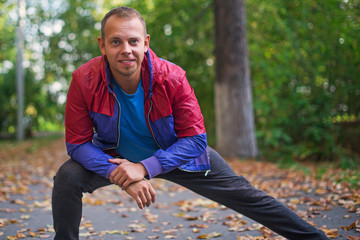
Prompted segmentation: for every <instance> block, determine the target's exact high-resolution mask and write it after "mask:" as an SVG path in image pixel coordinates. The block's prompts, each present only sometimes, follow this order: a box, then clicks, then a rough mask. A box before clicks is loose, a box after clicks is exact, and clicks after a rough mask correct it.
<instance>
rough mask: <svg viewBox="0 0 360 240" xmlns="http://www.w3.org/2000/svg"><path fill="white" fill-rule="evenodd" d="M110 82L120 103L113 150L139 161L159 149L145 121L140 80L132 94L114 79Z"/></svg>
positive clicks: (133, 160) (142, 90)
mask: <svg viewBox="0 0 360 240" xmlns="http://www.w3.org/2000/svg"><path fill="white" fill-rule="evenodd" d="M112 82H113V86H114V92H115V95H116V98H117V99H118V101H119V103H120V123H119V125H120V141H119V146H118V147H117V148H115V150H116V151H117V152H118V153H119V154H120V155H121V156H122V157H123V158H125V159H127V160H129V161H131V162H140V161H141V160H144V159H146V158H148V157H151V156H152V155H153V154H154V152H156V151H157V150H158V149H159V147H158V146H157V144H156V142H155V140H154V138H153V137H152V135H151V133H150V131H149V128H148V127H147V124H146V121H145V114H144V89H143V87H142V80H140V83H139V86H138V89H137V91H136V93H134V94H127V93H125V92H124V91H123V90H122V89H121V88H120V86H119V85H118V84H117V83H116V82H115V81H114V80H112Z"/></svg>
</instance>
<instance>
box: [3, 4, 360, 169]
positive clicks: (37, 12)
mask: <svg viewBox="0 0 360 240" xmlns="http://www.w3.org/2000/svg"><path fill="white" fill-rule="evenodd" d="M120 5H127V6H130V7H133V8H135V9H137V10H138V11H139V12H140V13H142V15H143V17H144V18H145V20H146V22H147V30H148V33H149V34H150V36H151V42H150V46H151V48H152V49H153V50H154V51H155V52H156V53H157V55H158V56H160V57H162V58H165V59H167V60H169V61H171V62H174V63H176V64H178V65H180V66H181V67H182V68H183V69H184V70H186V71H187V78H188V80H189V82H190V84H191V85H192V87H193V88H194V89H195V92H196V96H197V98H198V100H199V102H200V106H201V109H202V112H203V115H204V118H205V124H206V127H207V133H208V141H209V145H211V146H213V145H214V144H215V142H216V134H215V132H216V131H215V129H216V124H215V107H214V88H215V84H214V83H215V81H216V73H215V72H216V71H215V64H216V58H215V15H214V2H213V0H171V1H169V0H148V1H135V0H134V1H130V0H128V1H119V0H103V1H100V0H57V1H51V0H41V1H40V0H7V1H6V0H5V1H4V0H1V1H0V30H1V34H0V144H1V142H4V141H12V139H16V138H17V132H18V125H17V119H18V118H19V113H17V110H18V109H19V98H20V99H21V98H23V107H22V108H23V120H22V123H23V126H24V137H25V138H26V139H29V138H34V137H37V136H39V135H44V133H46V134H48V133H58V132H63V130H64V126H63V124H64V109H65V107H64V106H65V102H66V93H67V89H68V87H69V83H70V81H71V75H72V72H73V71H74V70H75V69H77V68H78V67H79V66H80V65H82V64H84V63H85V62H87V61H88V60H90V59H91V58H93V57H95V56H98V55H100V51H99V49H98V43H97V37H98V36H99V35H100V27H101V24H100V22H101V19H102V18H103V16H104V14H105V13H106V12H107V11H109V10H110V9H111V8H114V7H117V6H120ZM245 6H246V12H247V16H246V29H247V38H248V51H249V55H248V57H249V63H250V72H251V76H250V79H251V84H252V91H253V100H252V101H253V107H254V116H255V128H256V132H255V134H256V140H257V144H258V147H259V149H260V155H261V156H262V158H265V159H267V160H272V161H277V162H279V163H281V164H285V165H286V164H288V163H292V162H294V161H313V162H318V161H332V162H336V163H337V164H338V166H340V167H342V168H354V167H357V166H358V164H359V161H360V160H359V153H360V0H327V1H314V0H292V1H288V0H273V1H260V0H251V1H246V2H245ZM22 28H23V31H22V34H21V32H17V29H22ZM19 36H20V37H21V36H23V42H24V43H23V49H22V51H23V53H22V57H23V58H22V60H21V61H22V62H23V64H22V66H23V69H22V71H23V76H24V85H23V89H24V92H23V93H21V91H20V95H21V96H19V89H18V90H17V88H19V86H17V81H16V79H17V78H18V77H19V73H17V67H18V65H19V64H17V61H19V58H18V57H19V55H18V53H19V50H21V48H22V47H21V46H22V45H21V43H22V41H21V38H20V40H19ZM20 72H21V71H20ZM20 75H21V74H20ZM20 88H21V87H20ZM64 151H65V149H64Z"/></svg>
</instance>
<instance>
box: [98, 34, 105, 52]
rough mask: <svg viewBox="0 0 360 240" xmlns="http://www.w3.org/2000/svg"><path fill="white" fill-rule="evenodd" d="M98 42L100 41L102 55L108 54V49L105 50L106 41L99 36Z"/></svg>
mask: <svg viewBox="0 0 360 240" xmlns="http://www.w3.org/2000/svg"><path fill="white" fill-rule="evenodd" d="M97 40H98V43H99V49H100V51H101V54H102V55H106V51H105V42H104V40H103V39H102V38H101V37H98V39H97Z"/></svg>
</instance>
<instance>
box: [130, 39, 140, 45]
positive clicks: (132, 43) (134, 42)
mask: <svg viewBox="0 0 360 240" xmlns="http://www.w3.org/2000/svg"><path fill="white" fill-rule="evenodd" d="M129 42H130V44H131V45H135V44H137V43H138V42H139V41H138V40H137V39H133V40H130V41H129Z"/></svg>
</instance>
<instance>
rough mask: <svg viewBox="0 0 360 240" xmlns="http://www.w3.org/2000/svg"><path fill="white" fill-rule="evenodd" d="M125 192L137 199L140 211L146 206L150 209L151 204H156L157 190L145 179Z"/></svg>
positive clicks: (133, 184)
mask: <svg viewBox="0 0 360 240" xmlns="http://www.w3.org/2000/svg"><path fill="white" fill-rule="evenodd" d="M125 191H126V192H127V193H128V194H129V195H130V196H131V197H132V198H133V199H135V201H136V203H137V204H138V206H139V208H140V209H143V208H144V207H145V206H147V207H149V206H150V204H151V203H155V200H156V193H155V190H154V188H153V187H152V186H151V184H150V182H149V181H147V180H145V179H143V180H141V181H140V182H135V183H132V184H130V186H129V187H128V188H126V190H125Z"/></svg>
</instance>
